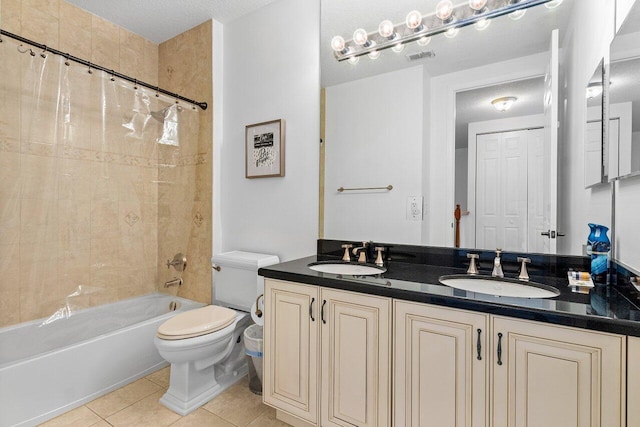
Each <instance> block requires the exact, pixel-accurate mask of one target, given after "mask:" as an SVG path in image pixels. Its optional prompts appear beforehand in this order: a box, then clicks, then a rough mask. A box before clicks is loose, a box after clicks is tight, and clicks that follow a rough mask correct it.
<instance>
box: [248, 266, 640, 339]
mask: <svg viewBox="0 0 640 427" xmlns="http://www.w3.org/2000/svg"><path fill="white" fill-rule="evenodd" d="M328 260H332V261H335V262H341V261H340V259H339V258H338V257H333V256H327V255H314V256H309V257H306V258H301V259H297V260H293V261H289V262H284V263H281V264H276V265H273V266H270V267H264V268H261V269H260V270H259V271H258V274H260V275H261V276H264V277H267V278H272V279H279V280H287V281H292V282H299V283H305V284H310V285H318V286H323V287H327V288H333V289H342V290H346V291H352V292H361V293H365V294H369V295H378V296H384V297H391V298H397V299H402V300H407V301H415V302H421V303H428V304H434V305H440V306H447V307H452V308H458V309H465V310H473V311H479V312H484V313H488V314H494V315H503V316H510V317H516V318H521V319H529V320H535V321H540V322H546V323H553V324H558V325H565V326H572V327H578V328H583V329H590V330H596V331H602V332H611V333H617V334H623V335H633V336H639V337H640V308H639V307H638V306H637V305H636V304H634V303H633V302H631V301H630V298H628V296H625V295H624V293H623V292H620V291H619V290H618V289H617V288H616V287H614V286H605V285H603V286H596V287H595V288H593V289H591V291H590V293H589V294H588V295H587V294H578V293H574V292H571V290H570V288H568V286H567V284H568V281H567V279H566V277H564V278H563V277H553V276H542V275H541V276H536V275H535V274H532V275H531V281H534V282H538V283H542V284H545V285H549V286H553V287H554V288H556V289H558V291H560V295H558V296H557V297H554V298H545V299H529V298H514V297H497V296H493V295H487V294H480V293H477V292H467V291H463V290H459V289H454V288H451V287H448V286H444V285H441V284H439V280H438V279H439V277H440V276H443V275H450V274H465V269H462V268H456V267H450V266H437V265H428V264H415V263H406V262H400V261H392V262H388V263H387V265H386V268H387V271H386V272H385V273H383V274H380V275H376V276H352V275H336V274H329V273H320V272H316V271H313V270H311V269H310V268H309V267H308V265H309V264H310V263H314V262H323V261H328ZM484 274H486V272H485V273H484Z"/></svg>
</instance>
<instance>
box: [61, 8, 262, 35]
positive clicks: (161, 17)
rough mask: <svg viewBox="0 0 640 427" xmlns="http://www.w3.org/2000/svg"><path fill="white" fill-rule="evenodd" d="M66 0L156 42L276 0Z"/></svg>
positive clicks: (223, 20) (239, 14)
mask: <svg viewBox="0 0 640 427" xmlns="http://www.w3.org/2000/svg"><path fill="white" fill-rule="evenodd" d="M67 1H69V2H70V3H73V4H75V5H76V6H79V7H81V8H82V9H85V10H87V11H89V12H91V13H93V14H95V15H98V16H100V17H102V18H104V19H106V20H108V21H111V22H113V23H115V24H118V25H120V26H121V27H124V28H126V29H127V30H129V31H132V32H134V33H136V34H139V35H141V36H143V37H145V38H146V39H148V40H151V41H152V42H154V43H162V42H164V41H166V40H168V39H170V38H173V37H175V36H177V35H178V34H180V33H183V32H185V31H186V30H188V29H190V28H193V27H195V26H196V25H198V24H201V23H203V22H205V21H208V20H209V19H215V20H216V21H218V22H221V23H222V24H226V23H229V22H231V21H234V20H235V19H237V18H239V17H241V16H243V15H247V14H249V13H251V12H253V11H255V10H258V9H260V8H261V7H263V6H266V5H268V4H269V3H273V1H274V0H108V1H105V0H67Z"/></svg>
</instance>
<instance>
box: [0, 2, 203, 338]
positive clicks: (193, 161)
mask: <svg viewBox="0 0 640 427" xmlns="http://www.w3.org/2000/svg"><path fill="white" fill-rule="evenodd" d="M0 27H1V28H2V29H4V30H6V31H9V32H12V33H15V34H19V35H22V36H24V37H27V38H30V39H33V40H35V41H37V42H41V43H45V44H47V45H48V46H51V47H53V48H56V49H59V50H62V51H65V52H69V53H71V54H72V55H74V56H78V57H81V58H88V59H89V58H90V60H91V61H92V62H95V63H98V64H100V65H103V66H105V67H108V68H113V69H114V70H116V71H119V72H122V73H124V74H128V75H131V76H136V77H138V78H139V79H140V80H142V81H145V82H148V83H151V84H157V83H158V69H159V68H158V46H157V45H155V44H153V43H151V42H150V41H148V40H145V39H144V38H142V37H140V36H138V35H136V34H133V33H131V32H129V31H126V30H124V29H122V28H120V27H118V26H116V25H114V24H112V23H110V22H107V21H105V20H103V19H101V18H98V17H96V16H94V15H91V14H89V13H87V12H85V11H83V10H81V9H79V8H77V7H75V6H73V5H70V4H68V3H66V2H64V1H62V0H46V1H44V0H0ZM193 34H194V36H196V37H199V36H200V35H201V34H200V33H199V32H194V33H193ZM185 37H186V36H185ZM185 37H182V38H181V37H180V36H179V37H178V38H177V41H169V42H167V43H165V44H167V45H168V46H171V50H170V51H166V53H165V55H164V58H165V59H164V60H165V62H166V63H169V62H170V61H169V58H170V57H173V56H174V55H177V54H178V53H179V54H182V53H185V52H183V50H184V48H183V47H182V46H181V45H180V43H181V42H182V41H184V42H187V41H189V40H187V39H188V37H186V38H187V39H185ZM208 37H209V48H207V49H203V50H204V51H205V54H207V53H208V55H210V54H211V48H210V39H211V36H210V32H209V34H208ZM205 39H206V37H205ZM186 53H188V52H186ZM189 61H193V63H195V61H194V60H193V59H187V61H186V62H189ZM175 62H176V64H179V65H178V66H176V67H175V68H174V69H173V70H174V72H168V70H167V68H166V67H164V68H163V71H164V72H165V79H164V80H165V81H167V82H168V83H171V84H172V85H174V86H173V87H168V89H170V90H174V91H177V92H180V93H183V92H184V93H185V95H186V96H192V97H194V98H198V99H199V98H200V97H201V96H200V94H201V93H203V87H202V86H197V87H196V89H197V90H196V91H187V90H184V91H183V90H182V86H180V81H179V80H178V78H177V76H178V74H179V73H180V72H182V69H181V68H180V67H181V66H182V65H181V64H182V63H181V62H180V61H175ZM210 63H211V61H210V60H209V62H208V64H210ZM206 64H207V63H205V64H204V65H206ZM196 68H197V70H198V72H202V73H203V75H206V74H207V73H206V70H204V71H203V70H202V69H200V68H198V67H196ZM205 68H206V67H205ZM4 71H5V72H4V74H3V77H2V78H3V81H4V84H5V87H6V85H10V84H11V82H14V83H15V84H16V85H19V82H20V75H21V74H20V70H19V69H13V70H4ZM167 72H168V74H169V77H168V78H167V77H166V74H167ZM210 75H211V72H210V65H209V72H208V76H209V91H208V92H207V93H211V89H210V85H211V84H210V81H211V78H210ZM189 79H191V77H189ZM197 80H198V79H196V81H197ZM187 81H188V82H189V83H190V84H193V82H192V81H191V80H187ZM182 82H183V83H184V80H183V81H182ZM163 84H164V83H163V82H160V85H161V86H163ZM176 86H180V87H179V88H178V87H176ZM190 88H191V89H193V86H191V87H190ZM0 92H1V91H0ZM207 98H210V96H208V97H207ZM207 101H209V102H210V99H207ZM209 117H210V115H209ZM20 119H21V117H20V107H19V106H16V105H10V104H9V103H7V102H3V100H2V99H0V180H2V182H3V184H6V183H11V182H13V183H14V184H15V185H18V186H19V187H18V188H20V192H19V197H13V198H10V196H9V195H8V194H6V193H3V191H4V189H6V188H11V185H9V186H7V185H3V186H1V187H0V201H1V202H2V204H1V205H0V278H2V280H0V327H2V326H7V325H11V324H15V323H19V322H24V321H28V320H32V319H36V318H40V317H44V316H48V315H51V314H53V313H54V312H55V311H56V310H57V309H59V308H60V307H61V306H62V305H64V303H65V297H66V296H67V295H68V294H70V293H72V292H74V290H75V289H76V288H77V286H78V285H79V284H82V285H84V286H89V287H94V288H99V292H96V293H95V294H90V295H89V296H88V297H87V298H83V299H82V300H81V301H80V300H79V299H78V300H75V301H77V302H78V303H79V304H80V305H81V306H88V305H96V304H102V303H106V302H110V301H113V300H118V299H123V298H127V297H131V296H135V295H140V294H145V293H149V292H154V291H155V290H156V289H157V286H158V283H159V282H160V281H161V280H162V279H163V277H159V276H160V272H161V271H162V272H166V270H167V269H166V266H164V265H162V264H161V263H159V260H161V261H164V260H166V259H167V258H169V257H172V256H173V254H174V253H175V250H174V245H172V244H171V243H170V242H166V243H165V241H164V233H163V232H161V233H160V236H161V237H160V241H159V238H158V236H159V233H158V226H159V224H160V225H166V224H168V223H172V221H173V220H174V219H176V218H172V217H171V209H170V205H169V204H158V201H159V197H160V196H167V195H168V193H167V191H165V190H166V188H158V184H156V183H157V182H158V181H160V182H163V180H165V178H176V177H165V176H162V177H161V176H159V175H164V173H165V172H164V171H163V170H161V171H160V172H159V171H158V167H157V163H158V162H157V160H158V158H157V156H158V155H160V156H161V158H160V160H161V161H162V160H163V159H162V156H163V152H162V151H160V152H159V151H158V150H157V149H156V148H154V147H152V146H150V145H148V144H153V142H145V143H144V145H143V146H142V149H141V150H139V151H137V152H135V153H132V152H131V151H130V146H129V147H127V146H126V145H124V144H115V143H114V144H113V145H112V146H109V148H107V150H104V153H105V155H104V157H103V158H101V159H99V160H97V159H96V156H95V154H96V153H95V152H93V151H92V148H94V147H93V146H92V145H91V143H90V139H91V138H84V139H83V138H78V139H77V140H76V142H74V143H72V144H76V146H73V145H72V146H66V147H64V150H61V149H58V150H51V149H46V144H33V143H31V142H30V141H27V140H26V139H25V136H24V135H21V129H22V128H23V126H21V123H20ZM203 122H205V121H204V120H201V127H203V128H205V129H206V128H207V126H206V123H203ZM210 125H211V122H210V118H209V126H208V129H209V131H208V135H209V139H208V140H205V139H201V141H196V142H194V143H193V148H188V149H187V150H186V152H183V153H182V154H181V155H182V158H180V159H177V160H176V164H177V165H178V167H176V168H171V171H172V172H171V173H175V172H176V171H177V170H180V169H183V170H182V171H183V172H185V171H186V172H187V174H189V173H193V174H195V175H196V176H197V177H198V181H197V182H198V189H197V191H196V188H188V189H186V190H185V188H184V186H185V185H186V181H180V179H179V178H176V179H174V180H173V182H174V183H175V184H176V185H175V188H176V189H178V188H179V187H181V188H180V190H179V191H181V192H182V194H193V196H191V197H190V201H191V202H193V201H196V203H195V207H194V208H193V209H191V207H189V209H188V210H189V215H188V216H187V218H181V220H182V221H183V222H182V226H183V227H184V224H185V222H184V221H187V222H186V223H187V224H188V227H186V231H183V230H182V229H181V230H180V232H182V233H186V234H187V235H189V234H190V235H191V239H190V240H189V245H188V248H187V249H186V250H187V253H188V254H189V255H190V258H191V259H190V260H191V261H192V262H191V263H190V268H189V269H188V270H187V275H188V274H192V275H193V276H194V281H195V280H196V279H197V281H198V283H200V282H203V283H206V286H203V287H202V289H200V288H199V287H195V286H194V287H193V288H189V289H188V290H185V293H186V294H188V296H193V297H195V299H198V300H202V301H208V300H209V298H210V297H209V294H208V289H209V283H210V280H209V278H208V277H207V276H208V275H209V276H210V267H209V261H208V259H209V258H210V253H211V250H210V246H211V242H210V237H209V239H208V241H207V239H206V238H205V236H211V232H210V218H211V215H210V202H206V201H205V199H206V200H209V201H210V200H211V189H210V182H211V179H210V178H207V176H209V177H210V164H211V162H210V159H208V158H207V153H209V156H210V150H209V149H208V147H207V146H208V145H210V144H206V143H205V141H209V142H210V141H211V137H210V132H211V131H210V128H211V126H210ZM90 128H91V123H85V126H83V128H78V129H77V130H78V131H79V132H90V131H89V130H88V129H90ZM195 139H196V140H197V138H195ZM198 144H201V145H203V146H204V147H205V148H204V149H202V148H201V146H199V145H198ZM58 148H61V147H58ZM164 154H166V150H165V152H164ZM56 156H58V158H57V159H56V158H55V157H56ZM172 158H173V157H172ZM161 163H162V162H161ZM204 164H206V165H208V166H207V167H204V168H203V167H201V165H204ZM55 165H57V170H52V168H54V167H56V166H55ZM105 168H106V169H108V171H109V172H108V174H105V173H96V172H97V171H98V170H100V171H104V170H105ZM43 170H45V171H49V172H50V173H47V174H45V176H47V177H50V176H52V175H51V174H53V176H57V178H58V179H56V180H54V181H55V182H56V184H55V185H54V184H52V183H51V182H50V181H49V180H46V179H40V178H37V177H38V176H42V175H38V174H36V173H34V172H36V171H43ZM178 175H179V176H184V175H185V174H184V173H183V174H178ZM107 177H108V179H107ZM167 180H169V179H167ZM192 182H193V181H192ZM189 186H190V187H193V184H189ZM163 191H164V193H163ZM14 196H15V194H14ZM3 197H4V198H3ZM168 199H171V197H169V198H168ZM168 199H166V200H168ZM185 201H186V200H185ZM192 229H193V230H194V231H193V232H191V230H192ZM200 230H202V231H200ZM206 230H209V231H206ZM34 236H38V238H37V239H35V238H32V237H34ZM183 240H184V239H183ZM159 247H160V248H161V249H160V250H159V249H158V248H159ZM190 252H191V253H190ZM192 253H193V254H192ZM200 253H202V254H203V255H200ZM194 254H195V255H194ZM205 260H206V262H204V261H205ZM205 265H206V269H205V268H204V267H203V266H205ZM192 266H194V267H192ZM205 270H206V271H205ZM165 274H166V273H165ZM185 278H186V279H188V278H189V277H185ZM189 282H190V280H188V281H187V283H189ZM185 288H186V287H185Z"/></svg>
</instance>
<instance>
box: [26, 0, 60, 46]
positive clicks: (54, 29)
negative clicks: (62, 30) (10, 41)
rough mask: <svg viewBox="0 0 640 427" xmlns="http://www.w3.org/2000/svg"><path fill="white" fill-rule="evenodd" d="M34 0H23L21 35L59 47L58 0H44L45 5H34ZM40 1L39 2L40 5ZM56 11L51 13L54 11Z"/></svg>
mask: <svg viewBox="0 0 640 427" xmlns="http://www.w3.org/2000/svg"><path fill="white" fill-rule="evenodd" d="M33 2H34V1H33V0H31V1H30V0H23V2H22V10H21V24H22V27H21V34H20V35H21V36H23V37H26V38H28V39H31V40H33V41H35V42H37V43H41V44H44V45H47V46H50V47H52V48H54V49H58V48H59V47H60V46H59V43H58V40H59V37H58V36H59V33H58V0H43V1H42V4H43V6H44V7H40V6H37V7H34V5H32V3H33ZM40 3H41V2H40V1H38V2H37V4H38V5H40ZM54 11H55V13H51V12H54Z"/></svg>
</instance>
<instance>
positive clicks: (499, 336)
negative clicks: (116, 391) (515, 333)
mask: <svg viewBox="0 0 640 427" xmlns="http://www.w3.org/2000/svg"><path fill="white" fill-rule="evenodd" d="M498 365H500V366H502V332H498Z"/></svg>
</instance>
